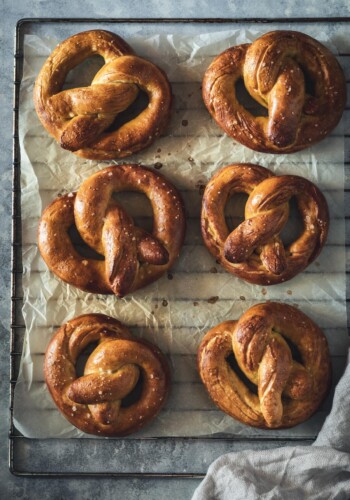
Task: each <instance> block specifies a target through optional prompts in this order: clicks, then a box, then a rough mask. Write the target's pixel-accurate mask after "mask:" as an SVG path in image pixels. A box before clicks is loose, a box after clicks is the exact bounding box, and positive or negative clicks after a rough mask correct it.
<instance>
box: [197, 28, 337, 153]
mask: <svg viewBox="0 0 350 500" xmlns="http://www.w3.org/2000/svg"><path fill="white" fill-rule="evenodd" d="M241 79H243V81H244V85H245V88H246V89H247V91H248V92H249V94H250V95H251V96H252V97H253V99H255V100H256V101H257V102H258V103H259V104H261V105H262V106H263V107H264V108H266V109H267V110H268V116H254V115H253V114H252V113H250V112H249V111H248V110H247V109H246V108H245V107H244V106H243V105H242V104H241V103H240V102H239V99H238V97H237V94H236V88H235V85H236V83H237V82H238V81H239V80H241ZM203 99H204V102H205V105H206V107H207V108H208V110H209V112H210V114H211V115H212V117H213V118H214V119H215V121H216V122H217V123H218V125H219V126H220V127H221V128H223V129H224V131H225V132H226V134H228V135H229V136H230V137H232V138H233V139H235V140H236V141H238V142H240V143H241V144H243V145H244V146H247V147H248V148H251V149H254V150H255V151H261V152H263V153H293V152H295V151H299V150H301V149H304V148H306V147H308V146H311V145H312V144H315V143H316V142H319V141H320V140H322V139H323V138H324V137H325V136H326V135H327V134H329V133H330V132H331V131H332V130H333V128H334V127H335V126H336V125H337V123H338V122H339V120H340V118H341V115H342V113H343V110H344V107H345V102H346V84H345V77H344V74H343V71H342V69H341V67H340V65H339V64H338V62H337V60H336V58H335V57H334V56H333V54H332V53H331V52H330V51H329V50H328V49H327V48H326V47H324V46H323V45H322V44H321V43H319V42H318V41H316V40H314V39H313V38H311V37H310V36H308V35H305V34H304V33H299V32H296V31H272V32H270V33H267V34H265V35H263V36H261V37H260V38H258V39H256V40H255V42H253V43H252V44H243V45H237V46H236V47H231V48H229V49H227V50H225V51H224V52H222V53H221V54H220V55H219V56H217V57H216V58H215V59H214V61H213V62H212V63H211V64H210V66H209V68H208V69H207V71H206V73H205V76H204V81H203Z"/></svg>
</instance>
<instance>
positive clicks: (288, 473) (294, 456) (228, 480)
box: [192, 364, 350, 500]
mask: <svg viewBox="0 0 350 500" xmlns="http://www.w3.org/2000/svg"><path fill="white" fill-rule="evenodd" d="M349 388H350V364H348V365H347V368H346V371H345V373H344V375H343V377H342V379H341V380H340V381H339V383H338V385H337V387H336V390H335V395H334V401H333V407H332V411H331V413H330V414H329V416H328V417H327V419H326V421H325V423H324V425H323V427H322V429H321V431H320V433H319V435H318V437H317V439H316V441H315V442H314V443H313V445H312V446H288V447H284V448H277V449H273V450H261V451H258V452H257V451H249V450H246V451H242V452H237V453H229V454H227V455H223V456H222V457H220V458H218V459H217V460H215V462H213V463H212V464H211V466H210V467H209V469H208V472H207V475H206V477H205V478H204V480H203V481H202V483H201V484H200V485H199V486H198V488H197V489H196V491H195V492H194V495H193V498H192V500H209V499H210V500H214V499H215V500H216V499H220V500H238V499H239V500H240V499H242V500H243V499H244V500H253V499H254V500H255V499H259V500H266V499H269V500H270V499H283V500H303V499H307V500H310V499H311V500H314V499H317V500H319V499H322V500H324V499H327V500H329V499H332V500H333V499H337V500H340V499H344V500H348V499H349V498H350V390H349Z"/></svg>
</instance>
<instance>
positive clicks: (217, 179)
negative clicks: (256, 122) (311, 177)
mask: <svg viewBox="0 0 350 500" xmlns="http://www.w3.org/2000/svg"><path fill="white" fill-rule="evenodd" d="M240 192H243V193H247V194H248V195H249V198H248V200H247V203H246V206H245V220H244V221H243V222H242V223H241V224H240V225H239V226H238V227H236V228H235V229H234V230H233V231H232V232H230V231H229V229H228V227H227V225H226V221H225V205H226V203H227V201H228V199H229V197H230V196H231V195H232V194H234V193H240ZM294 196H295V198H296V200H297V203H298V208H299V213H300V215H301V217H302V219H303V223H304V229H303V232H302V234H300V236H299V237H298V238H297V239H296V240H295V241H294V242H293V243H291V244H290V245H289V246H288V247H287V248H285V247H284V244H283V242H282V240H281V238H280V236H279V233H280V232H281V230H282V229H283V227H284V225H285V224H286V222H287V220H288V216H289V204H288V202H289V200H290V199H291V198H292V197H294ZM328 227H329V215H328V206H327V202H326V200H325V198H324V196H323V195H322V193H321V192H320V190H319V189H318V188H317V187H316V186H315V185H314V184H313V183H312V182H310V181H308V180H307V179H304V178H303V177H298V176H295V175H281V176H274V175H273V173H272V172H270V171H269V170H267V169H266V168H264V167H261V166H259V165H253V164H250V163H242V164H234V165H229V166H227V167H225V168H223V169H221V170H219V171H218V172H217V173H216V174H215V175H214V176H213V177H212V179H211V180H210V181H209V183H208V184H207V186H206V189H205V191H204V195H203V201H202V214H201V228H202V237H203V240H204V243H205V245H206V246H207V248H208V250H209V251H210V252H211V254H212V255H213V256H214V257H215V258H216V259H217V261H218V262H219V263H220V264H221V265H222V266H223V267H224V268H225V269H226V270H227V271H228V272H230V273H232V274H234V275H236V276H238V277H239V278H242V279H244V280H245V281H248V282H249V283H255V284H257V285H274V284H276V283H281V282H283V281H287V280H289V279H291V278H293V277H294V276H295V275H296V274H298V273H300V272H301V271H303V270H304V269H305V268H306V267H307V266H308V265H309V264H310V263H311V262H312V261H313V260H314V259H315V258H316V257H317V255H318V254H319V253H320V251H321V249H322V247H323V245H324V244H325V241H326V238H327V234H328Z"/></svg>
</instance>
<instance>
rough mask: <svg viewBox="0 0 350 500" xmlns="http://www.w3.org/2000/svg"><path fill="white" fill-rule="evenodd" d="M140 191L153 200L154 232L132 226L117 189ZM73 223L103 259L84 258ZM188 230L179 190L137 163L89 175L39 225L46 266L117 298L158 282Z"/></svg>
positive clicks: (71, 280)
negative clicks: (74, 237) (73, 238)
mask: <svg viewBox="0 0 350 500" xmlns="http://www.w3.org/2000/svg"><path fill="white" fill-rule="evenodd" d="M120 191H139V192H141V193H144V194H145V195H146V196H147V197H148V198H149V200H150V202H151V204H152V208H153V215H154V223H153V231H152V234H150V233H148V232H146V231H145V230H143V229H142V228H140V227H137V226H135V225H134V222H133V220H132V218H131V217H130V216H129V215H128V213H127V212H126V211H125V210H124V209H123V208H122V207H121V205H119V204H118V203H117V202H116V201H115V200H114V199H113V198H112V194H113V192H120ZM73 224H75V225H76V227H77V230H78V232H79V234H80V236H81V237H82V238H83V240H84V241H85V243H86V244H87V245H89V246H90V247H91V248H93V249H94V250H95V251H96V252H98V253H99V254H100V255H103V256H104V258H105V260H104V261H101V260H96V259H93V258H86V257H83V256H82V255H80V254H79V253H78V252H77V250H76V249H75V248H74V245H73V243H72V241H71V239H70V236H69V233H68V231H69V229H70V227H71V226H72V225H73ZM184 234H185V214H184V207H183V203H182V200H181V197H180V194H179V192H178V191H177V190H176V189H175V187H174V186H173V185H172V184H171V183H170V182H169V181H167V180H166V179H165V178H164V177H163V176H161V175H160V174H158V173H155V172H153V171H151V170H150V169H148V168H145V167H142V166H139V165H115V166H111V167H108V168H105V169H104V170H101V171H99V172H97V173H95V174H94V175H92V176H91V177H89V178H88V179H87V180H85V182H83V184H82V185H81V187H80V189H79V191H78V192H77V193H69V194H67V195H64V196H61V197H59V198H57V199H56V200H54V201H53V202H52V203H51V204H50V205H49V206H48V207H47V208H46V209H45V211H44V212H43V215H42V217H41V220H40V223H39V230H38V243H39V250H40V252H41V255H42V257H43V259H44V260H45V262H46V264H47V266H48V267H49V268H50V269H51V271H52V272H53V273H55V274H56V275H57V276H58V277H59V278H61V279H62V280H63V281H65V282H67V283H69V284H71V285H74V286H76V287H77V288H80V289H81V290H84V291H87V292H92V293H102V294H110V293H114V294H115V295H117V296H119V297H123V296H124V295H126V294H128V293H130V292H132V291H135V290H137V289H138V288H141V287H143V286H145V285H147V284H148V283H151V282H153V281H155V280H157V279H158V278H159V277H160V276H161V275H162V274H163V273H164V272H165V271H166V270H167V269H169V268H170V267H171V266H172V265H173V263H174V261H175V259H176V258H177V256H178V255H179V252H180V249H181V246H182V243H183V240H184Z"/></svg>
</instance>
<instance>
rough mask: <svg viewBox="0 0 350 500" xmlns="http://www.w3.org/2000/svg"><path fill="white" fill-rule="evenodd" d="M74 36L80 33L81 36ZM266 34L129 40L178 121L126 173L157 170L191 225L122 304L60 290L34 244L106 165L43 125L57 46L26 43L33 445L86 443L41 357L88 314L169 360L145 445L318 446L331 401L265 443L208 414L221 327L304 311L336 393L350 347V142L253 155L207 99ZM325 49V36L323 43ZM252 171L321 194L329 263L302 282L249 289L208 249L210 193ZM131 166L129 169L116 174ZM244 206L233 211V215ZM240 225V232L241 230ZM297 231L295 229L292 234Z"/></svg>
mask: <svg viewBox="0 0 350 500" xmlns="http://www.w3.org/2000/svg"><path fill="white" fill-rule="evenodd" d="M73 33H74V32H72V34H73ZM261 34H262V32H258V31H254V30H249V31H248V30H247V31H244V30H237V31H233V30H231V31H228V32H220V33H210V34H204V33H203V34H201V35H195V36H189V35H186V36H185V35H180V34H169V35H154V36H151V37H149V36H148V37H144V36H142V33H140V34H138V35H137V36H135V35H133V36H132V37H130V38H126V39H127V41H128V42H129V43H130V44H131V46H132V47H133V48H134V49H135V51H136V52H137V53H138V54H139V55H140V56H144V57H146V58H148V59H150V60H151V61H153V62H154V63H156V64H158V65H159V66H160V67H162V68H163V69H164V70H165V71H166V73H167V74H168V77H169V79H170V81H171V83H172V88H173V94H174V96H175V99H174V101H175V104H174V110H173V114H172V119H171V123H170V126H169V127H168V129H167V131H166V133H165V134H164V135H163V136H162V137H161V138H159V140H158V141H157V142H156V143H154V144H153V145H152V146H151V147H149V148H148V149H146V150H144V151H142V152H140V153H139V154H137V155H134V156H133V157H131V158H130V159H126V160H124V161H126V162H141V163H142V164H144V165H148V166H151V167H154V168H157V169H160V172H161V173H163V174H164V175H165V176H166V177H167V178H168V179H170V180H171V181H172V182H173V183H174V184H175V185H176V186H177V187H178V188H179V189H180V190H181V191H182V195H183V198H184V201H185V205H186V210H187V217H188V224H187V235H186V239H185V245H184V247H183V249H182V252H181V255H180V258H179V260H178V261H177V263H176V265H175V266H174V268H173V269H172V270H171V273H169V274H168V275H165V276H164V277H163V278H162V279H160V280H159V281H158V282H156V283H154V284H152V285H150V286H148V287H147V288H144V289H142V290H139V291H137V292H136V293H134V294H133V295H132V296H128V297H126V298H124V299H122V300H121V299H117V298H115V297H111V296H102V295H93V294H89V293H85V292H82V291H80V290H78V289H76V288H74V287H71V286H69V285H67V284H65V283H63V282H62V281H60V280H59V279H58V278H56V277H55V276H54V275H53V274H52V273H51V272H50V271H49V270H48V269H47V267H46V265H45V263H44V261H43V260H42V258H41V256H40V254H39V251H38V248H37V242H36V233H37V226H38V221H39V218H40V215H41V212H42V210H43V209H44V208H45V207H46V206H47V205H48V204H49V203H50V202H51V201H52V200H53V199H54V198H56V196H57V195H59V194H62V193H64V192H71V191H75V190H76V189H77V188H78V187H79V185H80V184H81V182H82V181H83V180H84V179H86V178H87V177H88V176H89V175H91V174H92V173H94V172H95V171H97V170H99V169H101V168H104V167H105V166H107V165H108V164H111V163H113V162H108V163H102V162H96V161H89V160H84V159H80V158H77V157H75V156H74V155H73V154H71V153H69V152H67V151H64V150H62V149H61V148H60V147H59V146H58V145H57V143H56V141H55V140H54V139H53V138H51V137H50V136H49V135H48V134H47V133H46V131H45V130H44V129H43V127H42V126H41V124H40V123H39V120H38V118H37V116H36V114H35V111H34V106H33V101H32V91H33V84H34V81H35V78H36V75H37V74H38V71H39V70H40V68H41V66H42V64H43V63H44V61H45V59H46V57H48V56H49V54H50V52H51V50H52V49H53V48H54V47H55V45H56V43H57V42H58V40H53V39H50V38H39V37H37V36H34V35H27V36H26V37H25V41H24V72H23V79H22V85H21V97H20V145H21V175H22V177H21V183H22V221H23V229H22V238H23V296H24V305H23V316H24V321H25V328H26V333H25V341H24V347H23V355H22V359H21V367H20V374H19V378H18V382H17V385H16V389H15V403H14V419H15V425H16V427H17V429H18V430H19V431H20V432H21V433H22V434H23V435H25V436H27V437H32V438H33V437H34V438H35V437H36V438H45V437H88V436H87V435H86V434H83V433H81V432H80V431H79V430H77V429H75V428H74V427H73V426H71V425H70V424H69V423H68V422H67V421H66V420H65V418H64V417H63V416H61V415H60V413H59V412H58V410H57V409H56V407H55V405H54V403H53V401H52V399H51V397H50V395H49V393H48V391H47V389H46V386H45V383H44V381H43V360H44V352H45V349H46V346H47V345H48V342H49V340H50V339H51V337H52V335H53V334H54V332H55V330H56V329H57V328H58V327H59V326H60V325H61V324H63V323H64V322H66V321H67V320H69V319H71V318H73V317H75V316H78V315H79V314H83V313H88V312H90V313H92V312H99V313H104V314H108V315H110V316H113V317H116V318H118V319H119V320H120V321H122V322H123V323H125V324H126V325H128V326H129V327H130V328H131V331H132V332H133V333H134V334H135V336H137V337H144V338H147V339H148V340H150V341H152V342H154V343H156V344H157V345H158V346H159V347H160V348H161V349H162V350H163V351H164V352H165V353H166V354H167V356H168V360H169V363H170V366H171V371H172V386H171V395H170V397H169V400H168V402H167V404H166V406H165V408H164V409H163V411H162V412H161V413H160V415H159V416H158V417H157V418H156V419H155V420H154V422H153V423H152V424H151V425H149V426H148V427H146V428H145V429H144V430H142V431H141V432H139V433H138V434H137V436H150V437H151V436H152V437H155V436H197V435H212V434H215V433H229V434H233V435H237V436H238V435H239V436H257V437H264V436H265V437H267V436H268V437H272V436H279V437H283V436H289V437H290V436H294V437H309V436H314V435H316V433H317V432H318V430H319V428H320V426H321V424H322V422H323V420H324V418H325V415H326V413H327V412H328V411H329V407H330V398H328V400H327V401H326V403H325V404H324V405H323V407H322V408H321V410H320V411H319V412H318V413H317V414H316V415H315V416H314V417H312V418H311V419H310V420H309V421H308V422H305V423H304V424H301V425H299V426H297V427H295V428H294V429H291V430H282V431H262V430H258V429H253V428H250V427H247V426H244V425H242V424H240V423H239V422H236V421H235V420H233V419H231V418H230V417H228V416H227V415H225V414H224V413H222V412H221V411H219V410H218V409H217V408H216V407H215V405H214V404H213V403H212V402H211V400H210V399H209V397H208V396H207V394H206V392H205V389H204V387H203V385H202V384H201V382H200V379H199V376H198V374H197V371H196V358H195V354H196V350H197V347H198V345H199V342H200V340H201V338H202V337H203V335H204V334H205V333H206V331H207V330H208V329H210V328H211V327H212V326H214V325H215V324H217V323H219V322H221V321H225V320H227V319H235V318H238V317H239V316H240V314H242V312H243V311H245V310H246V309H247V308H248V307H250V306H252V305H253V304H255V303H258V302H261V301H264V300H269V299H272V300H281V301H284V302H288V303H291V304H294V305H297V306H299V307H300V308H301V309H302V310H303V311H304V312H305V313H306V314H308V315H309V316H310V317H311V318H313V319H314V320H315V321H316V322H317V323H318V324H319V325H320V327H321V328H323V330H324V332H325V334H326V335H327V338H328V340H329V344H330V349H331V353H332V361H333V365H334V382H336V381H337V380H338V378H339V375H340V372H341V371H342V368H343V366H344V364H345V357H344V355H345V353H346V347H347V343H348V340H347V331H346V308H345V247H344V210H343V189H344V139H343V132H342V127H341V125H340V126H339V127H338V128H337V130H335V131H334V132H333V133H332V135H331V136H330V137H328V138H326V139H325V140H324V141H322V142H321V143H320V144H319V145H317V146H315V147H312V148H310V149H307V150H305V151H303V152H300V153H297V154H292V155H288V156H286V155H277V156H274V155H267V154H260V153H256V152H254V151H251V150H249V149H247V148H245V147H243V146H241V145H240V144H238V143H236V142H234V141H233V140H232V139H230V138H228V137H226V136H225V134H224V133H223V132H222V131H221V129H219V127H218V126H217V125H216V124H215V123H214V121H213V120H212V119H211V117H210V115H209V113H208V112H207V110H206V108H205V106H204V104H203V102H202V98H201V80H202V77H203V74H204V71H205V69H206V68H207V66H208V65H209V63H210V62H211V60H212V59H213V57H214V56H215V55H217V54H219V53H220V52H221V51H223V50H224V49H226V48H227V47H229V46H231V45H234V44H239V43H246V42H249V41H252V40H254V39H255V38H256V37H257V36H259V35H261ZM318 39H319V40H320V41H323V42H325V43H326V44H327V40H325V39H323V40H322V34H320V35H319V36H318ZM98 67H99V61H98V59H96V58H94V59H92V60H89V61H87V62H86V63H84V64H83V67H79V69H78V70H76V71H74V72H72V73H71V74H70V75H69V77H68V79H67V87H69V86H78V85H83V84H88V83H89V82H90V81H91V79H92V77H93V76H94V74H95V72H96V69H97V68H98ZM234 162H253V163H259V164H260V165H263V166H266V167H268V168H270V169H271V170H273V171H274V172H276V173H277V174H287V173H290V174H297V175H302V176H304V177H306V178H308V179H310V180H311V181H312V182H315V183H316V184H317V185H318V186H319V187H320V189H321V190H323V192H324V194H325V196H326V198H327V201H328V203H329V209H330V214H331V227H330V234H329V238H328V242H327V245H326V247H325V248H324V249H323V252H322V253H321V255H320V257H319V258H318V259H317V260H316V262H315V263H313V264H312V265H311V266H310V267H309V268H308V269H307V271H305V272H304V273H302V274H300V275H299V276H297V277H296V278H294V279H293V280H291V281H289V282H287V283H284V284H281V285H275V286H272V287H269V288H265V287H259V286H254V285H249V284H247V283H245V282H243V281H241V280H239V279H238V278H235V277H233V276H231V275H230V274H228V273H226V272H225V271H224V270H223V269H221V268H220V266H218V265H217V264H216V262H215V260H214V259H213V258H212V257H211V255H210V254H209V252H208V251H207V250H206V248H205V247H204V245H203V243H202V239H201V235H200V226H199V214H200V206H201V194H202V190H203V186H204V185H205V184H206V182H207V180H208V179H209V178H210V177H211V176H212V174H213V173H214V172H215V171H216V170H217V169H218V168H220V167H222V166H225V165H228V164H230V163H234ZM119 163H122V162H119ZM120 200H121V202H122V203H123V204H124V206H125V208H126V209H127V210H128V211H129V213H130V214H131V215H132V216H133V217H134V218H135V220H136V222H139V223H140V225H142V224H146V225H147V223H148V225H149V223H150V221H151V215H152V214H151V209H150V205H149V204H147V203H145V200H144V199H143V197H142V196H140V195H138V194H135V193H133V194H124V195H123V196H122V197H121V198H120ZM237 204H238V201H235V200H233V201H232V203H230V207H229V213H231V215H232V214H233V213H235V210H237ZM232 222H233V223H234V222H237V219H236V218H234V217H233V218H232ZM289 229H290V228H289Z"/></svg>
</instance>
